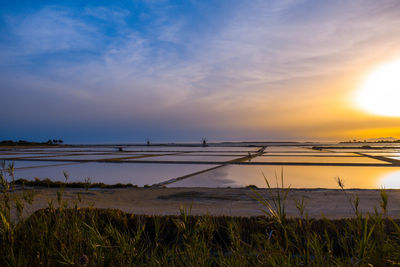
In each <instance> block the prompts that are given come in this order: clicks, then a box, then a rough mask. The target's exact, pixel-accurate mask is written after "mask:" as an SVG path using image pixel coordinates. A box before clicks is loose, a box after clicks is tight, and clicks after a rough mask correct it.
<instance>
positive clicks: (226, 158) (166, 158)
mask: <svg viewBox="0 0 400 267" xmlns="http://www.w3.org/2000/svg"><path fill="white" fill-rule="evenodd" d="M241 157H243V156H235V157H232V156H192V155H179V156H177V155H174V156H160V157H146V158H138V159H127V160H126V161H135V160H146V161H209V162H214V161H215V162H226V161H230V160H234V159H237V158H241Z"/></svg>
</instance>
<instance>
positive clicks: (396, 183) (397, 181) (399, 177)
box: [380, 171, 400, 189]
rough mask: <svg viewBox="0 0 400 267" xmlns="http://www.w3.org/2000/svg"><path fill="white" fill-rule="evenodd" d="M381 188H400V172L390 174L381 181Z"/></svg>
mask: <svg viewBox="0 0 400 267" xmlns="http://www.w3.org/2000/svg"><path fill="white" fill-rule="evenodd" d="M380 187H383V188H393V189H398V188H400V171H394V172H391V173H388V174H386V175H384V176H383V177H382V179H381V180H380Z"/></svg>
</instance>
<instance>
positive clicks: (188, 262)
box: [0, 172, 400, 266]
mask: <svg viewBox="0 0 400 267" xmlns="http://www.w3.org/2000/svg"><path fill="white" fill-rule="evenodd" d="M10 176H11V177H13V175H12V172H11V173H10ZM65 176H66V181H67V180H68V175H67V174H65ZM0 182H1V183H0V184H1V189H2V193H1V197H0V203H1V204H0V266H60V265H69V266H136V265H138V266H160V265H168V266H169V265H172V266H174V265H176V266H243V265H246V266H247V265H266V266H285V265H287V266H289V265H293V266H299V265H303V266H322V265H326V266H357V265H358V266H392V265H400V227H399V221H395V220H392V219H391V218H388V217H387V216H386V209H387V203H388V199H387V196H386V193H385V191H384V190H382V191H381V202H380V203H378V204H379V206H380V208H379V210H378V209H376V211H375V213H374V214H362V213H360V212H359V211H358V204H359V203H358V202H359V201H358V198H355V199H351V198H348V200H349V205H352V207H353V209H354V218H352V219H343V220H327V219H322V220H313V219H308V218H307V214H305V213H304V210H305V209H304V201H303V200H298V201H297V207H298V210H299V218H297V219H290V218H287V217H286V213H285V203H286V198H287V195H288V194H287V192H288V190H289V189H288V188H278V190H277V191H276V190H272V189H271V187H270V185H269V183H268V181H267V180H266V183H267V186H268V189H267V192H269V194H270V197H268V200H266V199H265V198H263V197H262V196H261V195H259V194H257V193H256V192H255V198H257V199H258V200H259V202H260V204H262V206H263V207H264V211H265V216H262V217H250V218H242V217H224V216H220V217H213V216H191V215H190V208H184V207H182V208H181V209H180V215H179V216H140V215H132V214H127V213H124V212H121V211H119V210H101V209H92V208H85V209H79V208H78V205H77V202H76V203H75V205H73V206H70V205H71V203H67V202H66V201H64V199H63V188H61V189H60V190H59V192H58V198H57V206H58V208H57V209H56V208H54V207H53V203H49V207H48V208H47V209H44V210H39V211H37V212H35V213H34V214H33V215H31V216H30V217H29V218H27V219H23V218H22V216H21V215H22V212H23V209H24V207H25V206H26V205H29V204H30V203H32V200H33V199H32V197H33V196H32V194H31V193H30V191H26V192H25V193H24V194H23V196H22V197H21V198H15V199H14V200H12V201H11V199H12V198H10V194H11V192H12V191H13V189H14V188H13V187H14V185H15V184H14V183H13V179H12V181H10V182H9V181H6V180H5V178H4V175H3V174H2V172H0ZM282 182H283V179H282ZM338 183H339V186H340V187H342V189H343V188H344V186H343V183H342V181H341V180H338ZM343 192H344V193H346V191H343ZM77 201H79V199H78V200H77ZM13 210H15V211H16V214H17V219H16V220H12V219H11V213H12V211H13Z"/></svg>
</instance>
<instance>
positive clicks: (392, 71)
mask: <svg viewBox="0 0 400 267" xmlns="http://www.w3.org/2000/svg"><path fill="white" fill-rule="evenodd" d="M399 99H400V59H398V60H396V61H393V62H390V63H388V64H385V65H382V66H380V67H379V68H377V69H376V70H374V71H373V72H372V73H371V74H370V75H368V77H367V79H366V80H365V81H364V83H363V84H362V86H361V88H360V89H359V90H358V91H357V92H356V97H355V101H356V103H357V106H358V107H360V108H362V109H363V110H365V111H367V112H369V113H372V114H376V115H382V116H392V117H400V106H399Z"/></svg>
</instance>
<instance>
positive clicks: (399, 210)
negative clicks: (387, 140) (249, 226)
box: [17, 188, 400, 219]
mask: <svg viewBox="0 0 400 267" xmlns="http://www.w3.org/2000/svg"><path fill="white" fill-rule="evenodd" d="M58 190H59V189H55V188H50V189H49V188H43V189H35V198H34V202H33V204H32V205H31V206H27V207H26V209H25V216H28V215H29V214H31V213H32V212H34V211H36V210H38V209H41V208H46V207H48V203H49V201H53V203H54V204H55V206H57V205H56V203H57V193H56V192H57V191H58ZM257 191H258V192H260V193H261V194H262V195H263V196H265V197H266V198H267V199H268V196H269V195H268V191H267V190H265V189H257ZM78 193H79V194H80V195H81V202H79V201H78ZM17 194H20V192H19V193H17ZM387 194H388V196H389V204H388V214H389V215H390V216H391V217H393V218H400V205H399V203H400V190H387ZM346 195H347V197H346ZM346 195H345V194H344V192H343V191H341V190H334V189H291V191H290V193H289V196H288V200H287V214H288V215H289V216H291V217H298V216H299V212H298V210H297V208H296V202H295V200H301V199H302V198H304V201H305V204H306V208H305V212H306V213H308V215H309V217H312V218H321V217H324V216H325V217H327V218H330V219H337V218H347V217H351V216H353V214H354V212H353V210H352V207H351V205H350V203H349V200H348V197H350V198H354V197H355V196H356V195H358V196H359V198H360V206H359V207H360V210H361V211H362V212H370V213H373V212H374V207H376V208H377V209H378V210H379V211H380V206H379V205H380V194H379V190H346ZM64 199H66V200H68V202H69V205H70V206H73V205H74V203H78V206H79V207H88V206H93V207H95V208H112V209H120V210H123V211H125V212H129V213H134V214H149V215H151V214H157V215H170V214H179V207H180V206H182V205H183V206H184V207H187V208H189V207H190V206H192V210H191V214H193V215H194V214H196V215H201V214H210V215H228V216H256V215H262V214H263V213H262V211H261V210H260V209H262V208H263V207H262V206H261V205H260V204H259V203H258V202H257V201H256V200H255V199H254V192H253V191H252V190H250V189H247V188H121V189H90V190H88V191H86V190H84V189H73V188H66V189H65V194H64Z"/></svg>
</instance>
